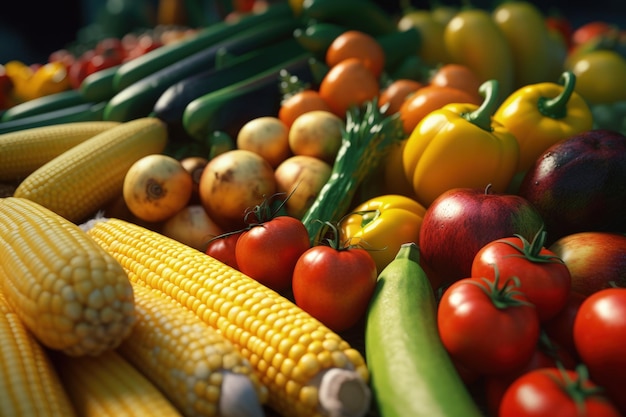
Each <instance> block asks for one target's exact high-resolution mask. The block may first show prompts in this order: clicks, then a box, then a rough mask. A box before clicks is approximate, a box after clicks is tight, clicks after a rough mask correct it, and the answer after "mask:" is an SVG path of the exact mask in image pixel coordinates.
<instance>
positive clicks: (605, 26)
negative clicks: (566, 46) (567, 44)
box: [571, 20, 619, 47]
mask: <svg viewBox="0 0 626 417" xmlns="http://www.w3.org/2000/svg"><path fill="white" fill-rule="evenodd" d="M617 30H619V29H618V28H617V27H616V26H615V25H613V24H611V23H609V22H605V21H602V20H594V21H591V22H587V23H585V24H583V25H582V26H579V27H577V28H576V29H574V31H573V32H572V38H571V39H572V46H574V47H576V46H579V45H582V44H584V43H586V42H589V41H591V40H592V39H594V38H595V37H597V36H605V35H609V34H611V33H613V32H615V31H617Z"/></svg>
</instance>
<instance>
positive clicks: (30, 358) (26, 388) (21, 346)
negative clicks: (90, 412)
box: [0, 292, 76, 417]
mask: <svg viewBox="0 0 626 417" xmlns="http://www.w3.org/2000/svg"><path fill="white" fill-rule="evenodd" d="M0 340H1V341H2V348H0V416H7V417H8V416H20V417H30V416H32V417H35V416H40V417H57V416H67V417H72V416H75V415H76V413H75V412H74V409H73V408H72V404H71V402H70V400H69V397H68V396H67V393H66V392H65V390H64V389H63V386H62V385H61V381H60V379H59V376H58V375H57V373H56V371H55V369H54V367H53V366H52V362H51V361H50V358H49V357H48V355H47V352H46V351H45V350H44V348H43V346H41V345H40V344H39V342H37V340H35V338H34V337H33V336H32V334H31V333H30V332H29V331H28V330H27V329H26V327H24V324H23V323H22V321H21V320H20V318H19V317H18V316H17V314H16V313H15V311H14V310H13V309H12V308H11V307H10V306H9V304H8V302H7V300H6V298H5V296H4V294H2V293H1V292H0Z"/></svg>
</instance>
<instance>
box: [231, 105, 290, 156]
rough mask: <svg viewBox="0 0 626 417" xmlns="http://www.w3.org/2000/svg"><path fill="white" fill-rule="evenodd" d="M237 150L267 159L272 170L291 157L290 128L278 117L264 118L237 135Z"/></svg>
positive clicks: (244, 128)
mask: <svg viewBox="0 0 626 417" xmlns="http://www.w3.org/2000/svg"><path fill="white" fill-rule="evenodd" d="M237 149H245V150H247V151H252V152H254V153H256V154H259V155H261V156H262V157H263V158H265V159H267V162H269V163H270V165H271V166H272V168H276V167H277V166H278V164H280V163H281V162H283V161H284V160H285V159H287V158H288V157H289V156H291V150H290V149H289V128H288V127H287V125H286V124H285V123H283V122H282V120H280V119H278V118H277V117H272V116H264V117H258V118H256V119H252V120H250V121H248V122H247V123H246V124H244V125H243V126H242V127H241V129H240V130H239V133H238V134H237Z"/></svg>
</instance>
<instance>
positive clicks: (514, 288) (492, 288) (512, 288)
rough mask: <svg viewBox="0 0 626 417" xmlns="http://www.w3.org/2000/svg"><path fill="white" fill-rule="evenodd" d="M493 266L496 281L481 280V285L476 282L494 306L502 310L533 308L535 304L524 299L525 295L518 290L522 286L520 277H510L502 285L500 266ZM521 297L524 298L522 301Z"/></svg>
mask: <svg viewBox="0 0 626 417" xmlns="http://www.w3.org/2000/svg"><path fill="white" fill-rule="evenodd" d="M491 265H493V268H494V270H495V274H494V279H493V280H490V279H489V278H485V277H483V278H481V282H482V283H483V285H481V284H480V283H478V282H476V285H480V287H481V288H482V289H483V291H485V294H487V295H488V296H489V298H491V301H492V302H493V305H494V306H495V307H496V308H498V309H500V310H503V309H506V308H509V307H516V306H522V305H527V306H533V307H534V304H533V303H531V302H530V301H528V300H526V299H525V298H524V293H522V292H521V291H519V290H518V288H519V286H520V281H519V278H518V277H510V278H508V279H507V280H506V281H505V282H504V283H503V284H502V285H499V283H500V272H499V270H498V266H497V265H496V264H491ZM520 296H521V297H522V298H521V299H520Z"/></svg>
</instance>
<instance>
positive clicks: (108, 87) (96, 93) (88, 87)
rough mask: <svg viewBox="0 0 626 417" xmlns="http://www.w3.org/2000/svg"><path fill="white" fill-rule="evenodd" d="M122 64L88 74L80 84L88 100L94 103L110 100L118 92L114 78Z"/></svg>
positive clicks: (80, 89) (82, 92)
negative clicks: (114, 85) (114, 84)
mask: <svg viewBox="0 0 626 417" xmlns="http://www.w3.org/2000/svg"><path fill="white" fill-rule="evenodd" d="M118 68H120V65H115V66H113V67H109V68H105V69H102V70H100V71H96V72H94V73H93V74H90V75H88V76H87V77H85V79H83V82H82V83H81V84H80V87H79V91H80V93H81V94H82V95H83V97H84V98H85V100H87V101H91V102H94V103H97V102H100V101H105V100H109V99H110V98H111V97H113V96H114V95H115V93H117V91H116V90H115V87H113V79H114V78H115V74H117V70H118Z"/></svg>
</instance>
